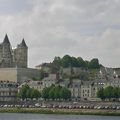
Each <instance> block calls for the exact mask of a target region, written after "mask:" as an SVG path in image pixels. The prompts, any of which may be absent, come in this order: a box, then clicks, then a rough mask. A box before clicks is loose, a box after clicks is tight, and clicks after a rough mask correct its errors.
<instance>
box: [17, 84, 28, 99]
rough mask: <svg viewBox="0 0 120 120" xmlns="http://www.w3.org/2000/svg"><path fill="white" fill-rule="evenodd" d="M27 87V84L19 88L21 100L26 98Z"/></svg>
mask: <svg viewBox="0 0 120 120" xmlns="http://www.w3.org/2000/svg"><path fill="white" fill-rule="evenodd" d="M28 89H30V87H29V86H28V85H23V86H22V88H21V89H20V91H19V93H18V96H19V97H20V98H22V100H25V99H26V98H27V91H28Z"/></svg>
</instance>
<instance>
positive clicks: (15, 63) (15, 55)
mask: <svg viewBox="0 0 120 120" xmlns="http://www.w3.org/2000/svg"><path fill="white" fill-rule="evenodd" d="M27 56H28V47H27V45H26V43H25V41H24V39H23V40H22V42H21V43H20V44H18V45H17V47H16V48H15V49H12V46H11V44H10V41H9V39H8V36H7V34H6V35H5V38H4V40H3V42H2V43H1V44H0V68H12V67H18V68H27Z"/></svg>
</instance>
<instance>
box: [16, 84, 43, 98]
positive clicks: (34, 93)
mask: <svg viewBox="0 0 120 120" xmlns="http://www.w3.org/2000/svg"><path fill="white" fill-rule="evenodd" d="M40 95H41V94H40V92H39V91H38V90H36V89H34V88H30V87H29V86H28V85H23V86H22V87H21V89H20V91H19V93H18V96H19V98H22V100H25V99H27V98H30V99H33V98H36V99H38V98H39V97H40Z"/></svg>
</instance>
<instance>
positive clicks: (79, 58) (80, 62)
mask: <svg viewBox="0 0 120 120" xmlns="http://www.w3.org/2000/svg"><path fill="white" fill-rule="evenodd" d="M77 62H78V67H86V63H85V61H84V60H83V59H82V58H81V57H78V58H77Z"/></svg>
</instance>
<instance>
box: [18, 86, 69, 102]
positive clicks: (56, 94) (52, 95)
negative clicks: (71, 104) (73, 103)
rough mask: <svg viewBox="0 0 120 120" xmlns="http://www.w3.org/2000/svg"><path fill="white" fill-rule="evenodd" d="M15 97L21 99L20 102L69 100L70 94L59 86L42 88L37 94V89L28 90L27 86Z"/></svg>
mask: <svg viewBox="0 0 120 120" xmlns="http://www.w3.org/2000/svg"><path fill="white" fill-rule="evenodd" d="M17 97H19V98H21V99H22V100H27V99H31V100H32V99H33V98H36V99H38V98H43V99H45V100H47V99H48V100H49V99H52V100H57V99H59V100H60V99H62V100H67V99H70V98H71V92H70V91H69V90H68V89H67V88H65V87H62V86H60V85H58V86H55V85H51V86H50V87H46V88H44V89H43V90H42V91H41V92H39V91H38V90H37V89H34V88H30V87H29V86H28V85H23V86H22V87H21V88H20V90H19V92H18V93H17Z"/></svg>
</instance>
